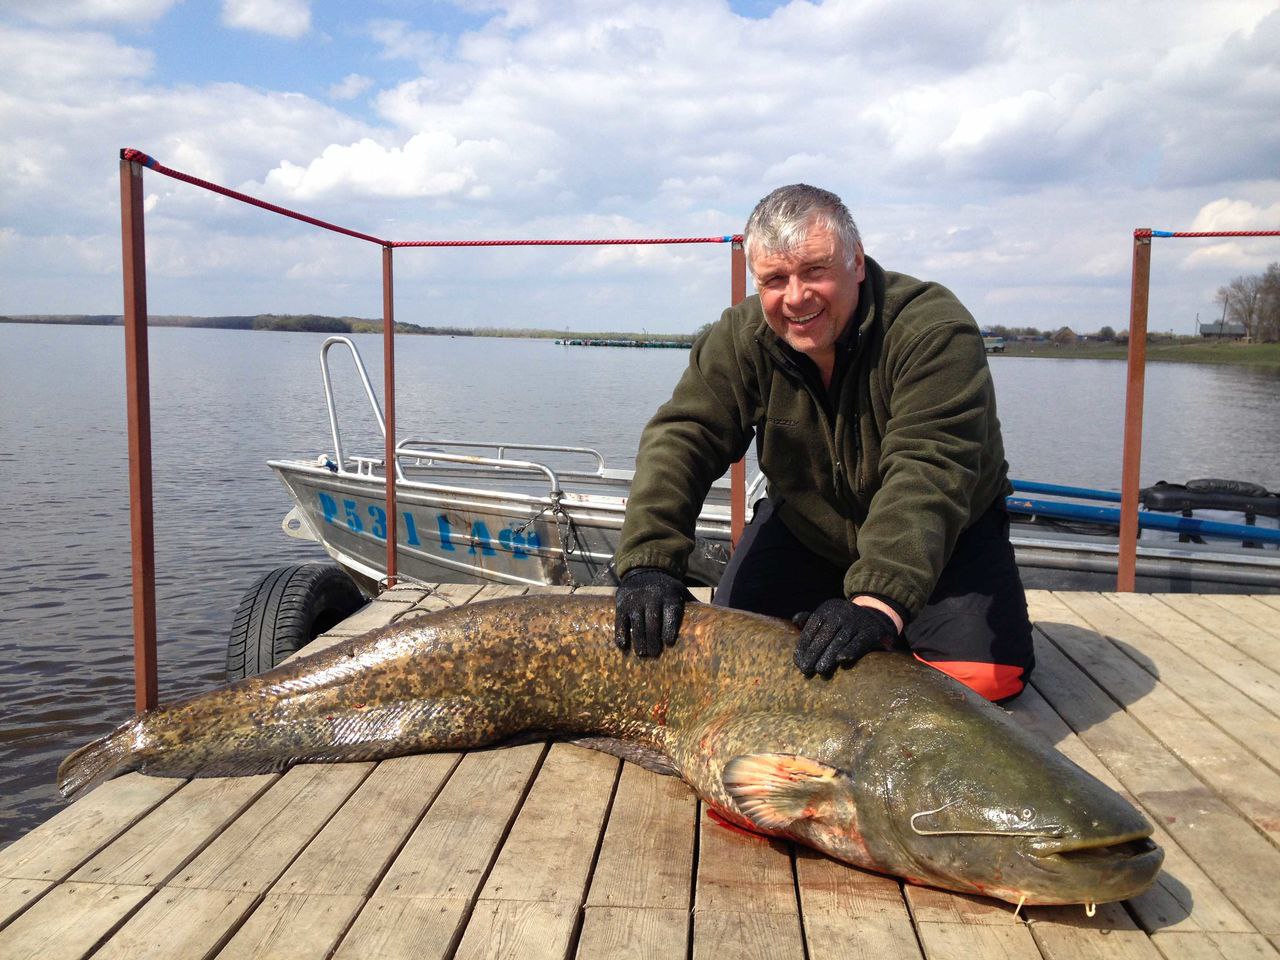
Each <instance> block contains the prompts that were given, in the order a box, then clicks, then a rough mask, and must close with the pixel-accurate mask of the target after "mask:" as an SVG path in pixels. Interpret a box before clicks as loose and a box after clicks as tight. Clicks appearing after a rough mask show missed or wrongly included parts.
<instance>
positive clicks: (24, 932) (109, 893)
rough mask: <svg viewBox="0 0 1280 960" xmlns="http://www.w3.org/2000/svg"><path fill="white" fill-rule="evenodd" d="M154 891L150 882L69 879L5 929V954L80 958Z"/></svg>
mask: <svg viewBox="0 0 1280 960" xmlns="http://www.w3.org/2000/svg"><path fill="white" fill-rule="evenodd" d="M152 892H153V889H152V888H151V887H148V886H136V885H127V884H112V883H76V882H74V881H69V882H67V883H63V884H61V885H59V886H57V887H55V888H54V889H53V890H50V891H49V893H48V894H47V895H45V897H44V898H43V899H41V900H40V902H39V903H37V904H36V905H35V906H33V907H32V908H31V909H30V910H28V911H27V912H26V913H24V914H23V915H22V916H20V917H18V919H16V920H14V921H13V923H11V924H9V926H7V927H5V928H4V929H3V930H0V957H4V960H80V958H81V957H85V956H87V955H88V954H89V952H90V951H91V950H93V948H94V947H95V946H96V945H97V944H98V943H99V942H101V940H102V939H103V938H104V937H105V936H107V934H109V933H110V932H111V931H112V930H114V929H115V928H116V927H117V926H118V925H119V924H120V923H121V921H123V920H124V919H125V917H127V916H128V915H129V914H130V913H131V912H132V911H133V910H134V909H136V908H137V906H138V904H140V903H142V901H144V900H146V899H147V897H149V896H151V894H152Z"/></svg>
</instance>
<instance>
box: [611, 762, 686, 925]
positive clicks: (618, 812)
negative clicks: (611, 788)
mask: <svg viewBox="0 0 1280 960" xmlns="http://www.w3.org/2000/svg"><path fill="white" fill-rule="evenodd" d="M697 830H698V800H697V797H695V796H694V794H693V792H692V791H691V790H690V789H689V787H688V785H687V784H685V783H684V781H683V780H679V779H677V778H675V777H664V776H661V775H660V774H657V773H653V772H652V771H650V770H645V769H643V768H642V767H638V766H636V765H635V764H632V763H624V764H623V765H622V776H621V778H620V779H619V781H618V790H617V793H616V794H615V796H614V800H613V807H612V808H611V811H610V814H609V825H608V829H607V830H606V831H605V835H604V843H603V844H602V846H601V848H600V858H599V861H598V862H597V864H596V869H595V873H594V875H593V876H592V879H591V889H590V891H589V892H588V894H587V900H586V902H587V905H588V906H594V907H637V908H646V909H655V910H680V911H688V909H689V907H690V905H691V903H692V900H693V889H692V887H693V848H694V841H695V839H696V836H697ZM610 915H611V916H617V915H619V914H616V913H615V914H610ZM604 916H605V914H601V915H600V916H599V917H597V920H596V922H597V923H600V922H602V921H603V918H604ZM627 922H628V923H631V922H633V921H627ZM635 922H639V921H635Z"/></svg>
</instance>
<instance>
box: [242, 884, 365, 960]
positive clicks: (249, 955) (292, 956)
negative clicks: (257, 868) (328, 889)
mask: <svg viewBox="0 0 1280 960" xmlns="http://www.w3.org/2000/svg"><path fill="white" fill-rule="evenodd" d="M363 904H364V898H363V897H358V896H350V895H348V896H320V895H315V894H276V893H269V894H267V896H266V898H265V899H264V900H263V901H262V903H261V904H259V906H258V909H256V910H254V911H253V913H252V914H251V915H250V917H249V918H248V919H247V920H246V921H245V922H244V923H243V924H242V925H241V927H240V929H239V930H237V931H236V934H235V936H234V937H232V938H231V941H230V942H229V943H228V944H227V945H226V946H225V947H223V948H222V950H220V951H218V960H266V958H270V960H323V958H325V957H327V956H328V955H329V951H330V950H331V949H332V948H333V945H334V944H335V943H337V942H338V938H339V937H341V936H342V932H343V931H344V930H346V929H347V925H348V924H349V923H350V922H351V918H352V917H354V916H355V915H356V911H357V910H359V909H360V907H361V906H363Z"/></svg>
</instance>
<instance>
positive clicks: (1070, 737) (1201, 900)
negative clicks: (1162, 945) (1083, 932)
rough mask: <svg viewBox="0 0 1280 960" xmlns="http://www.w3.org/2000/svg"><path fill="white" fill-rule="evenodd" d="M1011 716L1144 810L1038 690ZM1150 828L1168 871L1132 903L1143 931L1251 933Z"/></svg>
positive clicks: (1026, 694) (1184, 857)
mask: <svg viewBox="0 0 1280 960" xmlns="http://www.w3.org/2000/svg"><path fill="white" fill-rule="evenodd" d="M1010 713H1011V714H1012V715H1013V717H1014V719H1016V720H1017V721H1018V722H1019V723H1021V724H1022V726H1023V727H1025V728H1026V729H1028V730H1030V731H1031V732H1033V733H1035V734H1037V735H1039V736H1041V737H1043V738H1044V740H1045V741H1046V742H1047V743H1049V744H1050V745H1051V746H1054V747H1056V748H1057V749H1058V751H1059V752H1061V753H1062V754H1063V755H1064V756H1066V757H1067V758H1068V759H1070V760H1072V761H1073V762H1074V763H1076V764H1078V765H1079V766H1080V767H1082V768H1083V769H1084V770H1086V771H1088V772H1089V773H1091V774H1093V775H1094V776H1095V777H1097V778H1098V779H1099V780H1101V781H1102V782H1103V783H1105V784H1106V785H1107V786H1109V787H1111V789H1113V790H1115V791H1116V792H1118V793H1119V794H1120V795H1121V796H1123V797H1125V799H1127V800H1128V801H1129V802H1130V803H1132V804H1133V805H1134V806H1136V807H1140V806H1141V804H1139V803H1138V801H1137V800H1136V799H1134V797H1133V796H1131V795H1130V794H1129V792H1128V791H1127V790H1126V789H1125V787H1124V784H1122V783H1121V782H1120V781H1119V780H1117V779H1116V777H1115V774H1113V773H1112V772H1111V771H1110V770H1108V769H1107V767H1106V766H1105V765H1104V764H1103V763H1102V761H1101V760H1099V759H1098V758H1097V757H1096V756H1094V754H1093V752H1092V751H1090V750H1089V748H1088V747H1086V746H1085V745H1084V743H1082V742H1081V740H1080V738H1079V737H1077V736H1076V735H1075V734H1074V733H1072V731H1071V728H1070V727H1068V726H1067V724H1066V722H1065V721H1063V719H1062V718H1061V717H1060V716H1058V715H1057V714H1056V713H1055V712H1054V710H1053V708H1052V707H1051V706H1049V704H1048V702H1047V701H1045V699H1044V697H1042V696H1041V695H1040V693H1039V691H1037V690H1036V689H1035V688H1034V687H1028V688H1027V689H1026V690H1024V691H1023V692H1022V695H1021V696H1019V697H1018V699H1017V700H1015V701H1014V702H1013V703H1012V704H1011V705H1010ZM1151 823H1152V827H1153V830H1154V832H1153V833H1152V836H1151V839H1152V840H1154V841H1155V842H1156V843H1157V844H1159V845H1160V848H1161V849H1162V850H1164V867H1163V869H1162V870H1161V871H1160V873H1159V875H1158V876H1157V877H1156V882H1155V884H1154V885H1153V886H1152V887H1151V888H1150V889H1149V890H1147V892H1146V893H1143V894H1140V895H1139V896H1137V897H1134V898H1133V899H1131V900H1130V901H1129V906H1130V907H1131V908H1132V909H1133V912H1134V914H1135V915H1136V916H1137V917H1138V921H1139V922H1140V923H1141V925H1142V927H1143V929H1145V930H1164V929H1167V930H1193V931H1194V930H1201V931H1212V932H1225V931H1232V932H1253V925H1252V924H1251V923H1249V921H1248V920H1246V919H1245V917H1244V914H1242V913H1241V912H1240V911H1239V910H1237V909H1236V908H1235V907H1234V906H1233V905H1232V903H1231V901H1230V900H1228V899H1227V898H1226V897H1225V896H1223V894H1222V891H1221V890H1219V889H1218V887H1217V885H1215V884H1214V882H1213V881H1212V880H1210V879H1209V878H1208V877H1207V876H1206V875H1205V872H1204V871H1203V870H1201V869H1200V867H1199V866H1198V865H1197V864H1196V862H1195V861H1194V860H1192V859H1191V857H1190V856H1189V855H1188V854H1187V853H1186V851H1185V850H1183V849H1182V847H1180V846H1179V845H1178V844H1177V842H1176V841H1175V840H1174V839H1173V837H1171V836H1169V834H1168V832H1166V831H1165V829H1164V828H1163V827H1162V826H1161V825H1160V821H1159V819H1158V818H1152V820H1151Z"/></svg>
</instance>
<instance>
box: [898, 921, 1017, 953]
mask: <svg viewBox="0 0 1280 960" xmlns="http://www.w3.org/2000/svg"><path fill="white" fill-rule="evenodd" d="M916 931H917V932H918V933H919V935H920V944H921V946H923V947H924V955H925V958H926V960H1041V957H1040V950H1039V949H1038V948H1037V947H1036V944H1035V940H1034V939H1033V938H1032V936H1031V931H1030V930H1028V929H1027V927H1026V926H1025V925H1024V924H1021V923H1019V924H1001V925H998V926H993V925H990V924H982V923H933V922H927V923H917V924H916Z"/></svg>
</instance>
